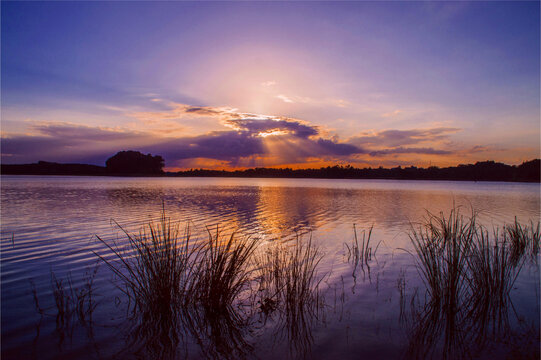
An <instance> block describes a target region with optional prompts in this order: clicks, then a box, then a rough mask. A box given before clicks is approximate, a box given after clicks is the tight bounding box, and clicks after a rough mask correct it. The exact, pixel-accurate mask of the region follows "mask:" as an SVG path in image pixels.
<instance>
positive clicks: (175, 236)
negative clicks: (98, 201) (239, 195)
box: [95, 211, 197, 316]
mask: <svg viewBox="0 0 541 360" xmlns="http://www.w3.org/2000/svg"><path fill="white" fill-rule="evenodd" d="M117 226H118V227H119V228H120V229H121V230H122V232H123V233H124V234H125V235H126V238H127V240H128V243H127V246H124V247H120V246H119V245H118V244H116V243H114V242H113V244H109V243H108V242H107V241H105V240H103V239H102V238H101V237H99V236H96V237H97V239H98V240H99V241H100V242H101V243H103V244H104V245H105V246H106V247H107V249H108V250H110V251H111V252H112V253H113V254H114V259H112V260H110V259H107V258H106V257H104V256H102V255H100V254H98V253H96V252H95V254H96V256H98V257H99V258H100V259H101V260H102V261H103V262H104V263H105V264H107V266H108V267H109V268H110V269H111V270H112V271H113V273H114V274H115V275H116V276H117V277H118V278H119V279H120V280H121V285H122V286H120V289H121V290H122V291H123V292H124V293H125V294H126V295H127V296H128V297H129V299H130V301H132V302H133V305H134V307H133V311H134V312H136V311H143V312H151V313H153V314H164V315H167V316H170V315H171V314H176V313H177V311H178V307H179V306H180V305H181V304H182V301H183V294H184V286H185V283H186V281H187V280H188V279H189V277H190V274H191V273H192V270H191V269H192V267H191V266H190V265H191V259H192V257H193V256H194V255H195V254H197V249H196V247H194V246H191V243H190V229H189V226H187V227H186V229H185V231H184V235H183V236H182V237H181V235H180V229H179V226H178V225H173V224H171V221H170V219H168V218H167V217H166V216H165V211H164V212H162V215H161V218H160V223H158V224H154V223H152V222H150V223H149V224H148V228H146V229H145V228H142V229H141V230H140V232H139V234H138V235H135V234H130V233H129V232H128V231H126V230H125V229H124V228H123V227H122V226H121V225H119V224H118V223H117ZM181 238H182V239H181Z"/></svg>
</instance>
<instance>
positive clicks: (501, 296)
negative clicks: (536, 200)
mask: <svg viewBox="0 0 541 360" xmlns="http://www.w3.org/2000/svg"><path fill="white" fill-rule="evenodd" d="M410 239H411V242H412V244H413V247H414V249H415V253H416V255H417V256H416V259H417V260H416V261H417V270H418V272H419V274H420V276H421V279H422V280H423V282H424V284H425V286H426V293H427V298H426V301H425V304H424V305H423V307H422V309H421V311H418V312H415V315H414V316H415V321H414V323H415V324H416V325H415V327H414V331H413V336H412V339H413V340H412V345H411V346H410V354H413V355H414V357H427V356H429V355H430V354H429V352H430V351H432V350H433V348H434V346H435V345H436V344H438V343H439V344H440V345H442V346H443V357H444V358H455V357H465V356H466V357H469V356H471V353H469V351H471V350H472V349H473V348H475V347H477V348H479V347H480V346H481V345H482V344H483V343H485V341H486V340H487V338H488V337H489V336H492V337H497V336H501V337H505V334H506V331H507V330H506V329H508V328H509V326H508V325H509V319H508V309H509V306H510V304H511V300H510V297H509V294H510V292H511V290H512V288H513V284H514V283H515V280H516V278H517V276H518V274H519V272H520V269H521V267H522V266H523V264H524V261H525V257H524V255H525V254H531V255H533V254H536V253H535V251H538V250H537V249H538V246H539V245H538V243H539V225H538V226H537V228H534V226H533V223H532V225H531V227H528V226H522V225H520V224H519V223H518V222H517V220H516V219H515V223H514V224H513V225H510V226H504V228H503V235H502V236H501V237H500V236H499V235H498V230H497V229H496V230H495V231H494V236H492V237H490V236H489V233H488V231H487V230H486V229H484V228H483V227H482V226H480V225H478V224H477V223H476V214H475V213H474V212H472V215H471V217H464V216H462V215H461V214H460V212H459V209H457V208H453V209H452V210H451V211H450V213H449V215H448V216H445V215H444V214H443V213H440V214H439V215H433V214H430V213H428V216H427V218H425V222H424V223H423V224H421V226H420V227H419V228H418V229H416V228H414V227H413V226H412V231H411V232H410ZM536 244H537V245H536ZM533 256H535V255H533ZM412 312H413V311H412Z"/></svg>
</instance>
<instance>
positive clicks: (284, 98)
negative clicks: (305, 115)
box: [276, 94, 294, 103]
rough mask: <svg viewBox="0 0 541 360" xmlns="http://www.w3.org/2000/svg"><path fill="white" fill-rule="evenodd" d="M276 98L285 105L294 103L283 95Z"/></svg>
mask: <svg viewBox="0 0 541 360" xmlns="http://www.w3.org/2000/svg"><path fill="white" fill-rule="evenodd" d="M276 98H277V99H280V100H282V101H283V102H285V103H293V102H294V101H293V100H292V99H290V98H289V97H287V96H285V95H283V94H279V95H276Z"/></svg>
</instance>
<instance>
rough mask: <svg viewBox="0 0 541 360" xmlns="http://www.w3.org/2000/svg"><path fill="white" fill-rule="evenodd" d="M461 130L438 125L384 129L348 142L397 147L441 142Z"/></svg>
mask: <svg viewBox="0 0 541 360" xmlns="http://www.w3.org/2000/svg"><path fill="white" fill-rule="evenodd" d="M458 131H460V129H458V128H452V127H437V128H430V129H412V130H384V131H380V132H377V133H375V134H364V135H361V136H355V137H351V138H350V139H348V143H350V144H354V145H358V146H378V147H397V146H404V145H416V144H421V143H428V142H440V141H442V140H446V139H448V138H449V135H451V134H453V133H456V132H458Z"/></svg>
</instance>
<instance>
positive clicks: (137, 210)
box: [1, 177, 540, 345]
mask: <svg viewBox="0 0 541 360" xmlns="http://www.w3.org/2000/svg"><path fill="white" fill-rule="evenodd" d="M1 190H2V241H1V250H2V286H3V288H2V309H3V310H6V311H2V325H3V330H2V337H3V339H2V340H3V345H4V344H10V343H11V344H15V341H16V340H18V334H19V333H20V332H21V331H22V330H21V329H25V328H29V327H32V326H33V324H31V323H29V321H30V319H29V318H28V317H25V316H22V315H23V314H22V313H21V311H23V310H24V309H25V307H24V306H25V305H28V306H30V307H32V306H33V305H32V304H33V303H32V298H31V296H30V295H29V291H28V284H27V281H28V279H29V278H34V279H35V280H36V286H37V287H38V289H46V288H47V287H48V286H49V282H50V279H49V278H48V277H47V274H48V273H49V271H50V269H52V268H53V269H54V270H55V271H58V272H59V273H62V272H63V271H64V272H66V271H68V270H69V271H73V272H76V271H78V270H81V269H84V268H86V267H88V266H89V265H92V264H93V262H94V261H95V255H94V254H93V252H92V251H93V250H96V249H98V245H97V244H96V242H95V241H93V240H92V239H93V236H94V235H96V234H98V235H100V236H102V237H104V238H106V239H110V240H118V239H121V238H122V236H121V235H122V234H121V233H119V231H118V229H116V228H115V226H114V224H112V223H111V219H114V220H115V221H117V222H118V223H119V224H121V225H122V226H124V227H126V229H127V230H129V231H130V232H136V231H138V229H139V227H140V226H141V225H143V224H145V223H147V222H148V221H149V219H154V220H156V219H157V218H158V217H159V215H160V213H161V211H162V206H163V205H164V206H165V208H166V211H167V215H168V216H169V217H170V218H171V219H172V220H173V221H175V220H178V221H179V222H180V224H181V226H183V225H184V224H186V223H190V226H191V227H192V231H193V233H194V234H200V235H201V236H202V237H203V238H204V237H206V235H207V234H206V226H209V227H210V228H211V229H212V230H214V229H215V227H216V226H217V225H219V228H220V229H221V230H222V231H224V232H228V231H229V232H230V231H233V230H239V232H240V233H241V234H246V235H251V236H253V237H258V238H262V239H267V240H271V239H283V240H288V239H293V238H295V235H296V233H299V234H304V233H306V232H309V231H313V237H314V241H315V242H317V243H318V245H323V247H324V250H325V252H326V254H328V256H326V257H325V258H324V260H323V262H322V264H321V267H322V269H323V270H324V271H327V270H329V269H330V268H331V267H332V266H334V265H333V262H334V261H335V260H336V256H333V255H335V254H338V253H340V252H342V251H343V244H344V243H345V242H347V241H350V240H351V238H352V237H353V224H356V226H357V229H359V230H363V229H367V228H369V227H370V226H372V225H374V233H373V235H372V237H373V241H374V246H375V244H377V243H378V242H379V241H380V240H383V241H384V244H383V245H382V246H381V247H380V249H379V250H378V257H379V258H380V259H382V258H383V259H385V256H386V255H396V254H397V251H396V249H397V248H408V247H409V246H410V244H409V239H408V236H407V231H408V229H409V228H410V222H418V221H420V220H421V219H422V218H423V216H425V215H426V211H427V210H428V211H430V212H432V213H435V214H438V213H439V212H440V211H445V212H448V211H449V209H450V208H452V207H453V205H456V206H461V207H463V213H464V214H467V213H468V211H469V209H470V208H473V209H475V210H476V211H479V212H480V214H479V221H480V222H481V223H483V224H484V225H486V226H487V227H488V228H489V229H490V228H491V227H492V225H501V224H503V223H511V222H513V221H514V218H515V216H517V218H518V220H519V221H520V222H522V223H528V222H529V221H530V220H533V221H535V222H537V221H538V220H539V216H540V208H539V207H540V196H539V185H538V184H505V183H469V182H464V183H457V182H429V181H402V182H401V181H358V180H314V179H203V178H198V179H178V178H174V179H171V178H153V179H142V178H137V179H126V178H100V179H96V178H82V177H81V178H69V177H48V178H43V177H2V189H1ZM305 236H306V235H305ZM378 267H379V268H384V267H385V262H384V261H382V262H381V264H379V266H378V265H376V266H374V268H373V270H377V269H378ZM334 269H335V270H336V272H337V273H338V275H337V276H338V277H337V279H338V280H340V271H341V270H343V269H344V267H342V268H339V267H338V265H336V266H335V268H334ZM347 271H348V274H349V273H351V270H350V269H348V270H347ZM386 271H387V274H389V273H392V271H395V272H397V271H398V269H395V268H392V267H391V268H390V266H389V265H387V268H386ZM387 276H389V275H387ZM537 276H538V275H537ZM97 281H98V282H100V281H101V284H104V283H105V279H97ZM341 281H344V280H343V279H342V280H341ZM372 281H373V284H372V283H371V282H372ZM378 281H379V275H378V274H376V273H375V272H374V273H373V274H372V278H371V279H368V280H367V281H366V283H370V284H369V285H367V284H366V283H364V284H359V285H358V287H357V290H355V291H356V293H357V294H361V293H362V294H363V296H365V297H366V298H368V299H370V296H374V287H375V288H376V289H378V286H381V287H382V288H384V287H385V286H387V288H392V287H393V286H394V284H395V281H396V277H395V278H393V279H390V280H389V279H388V280H387V281H388V282H389V281H390V283H391V285H388V284H387V285H385V284H383V283H382V284H380V285H377V284H378ZM382 281H383V280H382ZM359 282H361V280H359ZM334 285H336V284H334ZM352 285H353V284H348V283H347V280H346V288H348V287H349V286H351V288H352V289H354V287H353V286H352ZM343 286H344V283H343V282H342V287H343ZM369 286H372V287H369ZM388 290H389V289H388ZM378 291H379V290H378ZM381 291H383V290H381ZM389 291H390V290H389ZM351 296H352V297H353V294H351ZM354 299H357V298H354ZM358 299H359V300H358V301H361V300H362V299H363V298H362V297H359V298H358ZM355 301H357V300H355ZM386 301H387V300H386ZM374 303H376V304H379V303H380V301H379V300H374ZM365 308H366V306H365V307H360V309H365ZM17 309H23V310H21V311H17ZM377 309H380V308H377ZM8 310H9V311H8ZM25 311H26V310H25ZM378 311H381V312H385V313H387V312H389V310H388V309H384V310H378ZM375 313H377V312H375ZM351 316H352V318H353V320H354V321H356V320H358V319H357V318H356V317H355V316H356V315H351ZM359 319H361V317H360V315H359ZM358 323H359V324H361V325H359V326H364V325H363V324H362V323H361V322H358ZM352 326H355V325H352ZM338 333H339V334H342V333H340V332H337V334H338ZM328 334H331V335H332V332H331V331H329V332H328ZM328 334H327V335H328ZM328 336H330V335H328ZM330 339H331V341H338V340H337V339H334V338H332V336H330ZM361 340H362V339H361ZM361 340H359V341H361ZM340 341H341V340H340ZM382 341H383V340H382Z"/></svg>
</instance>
